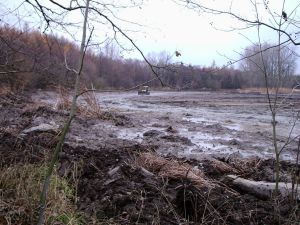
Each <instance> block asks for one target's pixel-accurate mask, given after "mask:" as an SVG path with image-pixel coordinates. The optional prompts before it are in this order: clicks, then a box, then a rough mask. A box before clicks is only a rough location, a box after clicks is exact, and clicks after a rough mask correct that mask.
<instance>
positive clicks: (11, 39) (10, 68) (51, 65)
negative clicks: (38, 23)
mask: <svg viewBox="0 0 300 225" xmlns="http://www.w3.org/2000/svg"><path fill="white" fill-rule="evenodd" d="M0 46H1V48H0V72H1V75H0V85H1V86H5V87H9V88H10V89H11V90H18V91H20V90H23V89H32V88H33V89H37V88H51V89H53V87H54V86H58V85H61V86H64V87H67V88H70V87H71V86H72V84H73V83H74V80H75V79H74V77H75V76H74V71H72V69H73V68H75V65H76V62H77V61H76V59H77V58H78V56H79V47H78V46H77V45H75V44H74V43H72V42H71V41H69V40H66V39H64V38H62V37H56V36H53V35H46V34H41V33H40V32H38V31H34V30H29V29H28V28H24V29H23V30H17V29H15V28H11V27H7V26H2V27H0ZM106 48H111V50H106V51H104V52H101V53H99V54H95V53H93V52H92V51H91V50H88V51H87V52H86V56H85V60H84V68H83V74H84V76H83V77H84V79H83V83H85V84H86V85H90V84H91V83H93V84H94V86H95V87H96V88H97V89H126V88H132V87H134V86H136V85H138V84H141V83H144V82H146V81H148V80H151V79H152V78H153V77H152V76H153V75H152V73H151V70H150V69H149V68H148V67H147V65H146V64H145V63H144V62H142V61H139V60H132V59H121V58H120V57H118V55H117V56H116V55H115V51H116V50H114V48H115V46H106ZM159 57H160V56H158V58H159ZM153 63H154V64H155V63H159V61H158V62H153ZM66 64H67V66H66ZM169 67H170V68H172V69H170V70H165V71H164V72H163V74H162V80H163V82H164V83H165V84H166V85H167V86H169V87H172V88H176V89H184V90H199V89H212V90H218V89H238V88H246V87H263V86H264V83H263V80H261V79H257V76H253V75H249V72H243V71H241V70H237V69H233V68H224V69H221V68H218V67H216V66H214V65H212V66H210V67H206V66H187V65H184V64H172V63H171V64H170V65H169ZM295 79H296V80H297V79H298V80H299V78H298V77H294V78H293V79H291V82H290V83H289V84H287V85H289V86H293V85H294V84H296V83H297V82H296V80H295ZM150 86H151V87H152V88H155V87H156V88H160V83H159V81H157V80H156V81H155V80H154V81H152V82H151V83H150Z"/></svg>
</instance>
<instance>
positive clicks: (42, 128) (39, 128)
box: [22, 121, 59, 134]
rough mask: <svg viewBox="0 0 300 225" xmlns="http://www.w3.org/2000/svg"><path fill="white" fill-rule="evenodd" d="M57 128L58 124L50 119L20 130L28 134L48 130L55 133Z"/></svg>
mask: <svg viewBox="0 0 300 225" xmlns="http://www.w3.org/2000/svg"><path fill="white" fill-rule="evenodd" d="M58 130H59V125H57V124H55V122H53V121H51V122H50V123H49V124H48V123H42V124H40V125H38V126H34V127H31V128H28V129H25V130H23V131H22V134H28V133H31V132H35V131H37V132H47V131H48V132H49V131H53V132H55V133H57V132H58Z"/></svg>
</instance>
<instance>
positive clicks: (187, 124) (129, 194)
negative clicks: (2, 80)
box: [0, 93, 300, 225]
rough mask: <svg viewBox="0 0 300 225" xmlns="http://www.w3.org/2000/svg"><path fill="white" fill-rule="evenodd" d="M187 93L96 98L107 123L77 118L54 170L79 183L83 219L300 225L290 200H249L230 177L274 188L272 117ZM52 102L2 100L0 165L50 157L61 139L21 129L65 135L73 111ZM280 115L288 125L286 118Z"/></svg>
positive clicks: (288, 164)
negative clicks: (197, 178) (161, 165)
mask: <svg viewBox="0 0 300 225" xmlns="http://www.w3.org/2000/svg"><path fill="white" fill-rule="evenodd" d="M187 95H188V99H184V100H182V99H181V94H180V93H176V94H174V93H172V94H170V93H167V94H165V93H157V94H152V95H150V96H136V95H135V93H130V94H123V93H120V94H118V95H117V94H104V95H100V94H99V102H100V105H102V106H103V114H104V115H106V116H103V117H101V118H100V119H99V118H90V117H85V116H81V115H79V116H77V117H76V118H75V119H74V121H73V124H72V126H71V129H70V133H69V135H68V136H67V140H66V143H65V145H64V146H63V151H62V152H61V154H60V156H59V163H58V165H57V172H58V174H59V175H60V176H65V177H68V179H69V181H70V182H71V183H72V184H74V185H76V187H77V196H78V199H77V201H76V205H77V209H78V211H80V212H83V213H84V214H85V215H87V218H96V219H97V220H98V221H104V222H106V223H108V222H109V223H110V224H114V223H116V224H166V225H167V224H201V223H202V224H297V223H298V222H297V221H299V218H300V217H299V213H300V212H299V210H298V211H295V208H294V207H295V205H294V204H293V203H291V202H290V201H289V199H284V200H282V202H281V204H280V206H276V205H275V204H274V202H273V200H270V199H269V200H268V199H259V198H257V197H255V196H253V195H250V194H248V193H243V192H242V191H240V190H239V189H238V188H236V187H234V186H231V184H230V183H228V182H227V180H226V179H225V175H227V174H233V173H234V174H236V175H238V176H241V177H243V178H247V179H253V180H265V181H271V182H272V181H274V160H273V159H271V156H272V154H265V153H264V151H267V152H268V151H269V150H268V148H269V142H270V133H269V132H268V130H267V129H266V127H265V125H266V124H268V122H267V121H268V119H267V117H266V119H264V118H265V114H264V113H266V112H267V109H260V108H257V105H263V106H264V107H265V105H264V103H263V98H262V97H261V96H256V95H255V96H250V97H249V96H244V95H241V94H237V95H238V97H236V98H237V99H236V98H235V97H234V96H235V94H223V95H222V96H223V97H222V99H221V100H218V101H217V100H216V98H219V97H220V95H218V94H215V93H204V94H203V93H202V95H201V96H199V93H188V94H187ZM203 95H205V96H206V97H209V99H206V97H205V96H203ZM216 95H218V96H216ZM47 96H48V97H47ZM54 96H55V93H39V94H36V95H33V97H32V100H31V99H30V98H28V97H25V98H24V97H17V96H16V98H18V99H19V98H22V100H20V101H17V100H16V99H14V97H11V96H7V97H5V98H4V97H2V98H1V99H0V101H1V104H0V105H1V114H0V121H1V130H0V138H1V141H0V159H1V163H0V165H1V167H7V166H10V165H14V164H24V163H43V162H44V160H45V159H46V158H47V157H48V156H49V153H50V152H51V150H52V149H53V147H54V146H55V144H56V143H57V137H58V134H59V133H57V132H56V131H55V130H53V131H51V130H49V131H34V132H29V133H25V134H24V132H23V131H24V130H26V129H29V128H32V127H34V126H38V125H39V124H53V123H54V124H55V125H57V126H58V127H62V125H63V123H64V121H65V120H66V119H67V116H68V113H67V112H65V111H62V110H55V109H53V107H52V105H51V103H53V102H54V101H53V100H51V98H52V99H53V98H55V97H54ZM49 99H50V100H49ZM225 100H226V101H227V102H231V103H230V104H225ZM242 100H243V101H245V102H246V103H247V104H246V103H241V101H242ZM293 101H297V99H294V100H293ZM255 104H257V105H255ZM251 108H252V109H254V108H255V109H257V110H258V112H252V111H250V109H251ZM224 110H227V111H230V112H231V114H230V117H229V116H228V114H226V113H225V114H226V115H223V113H224ZM235 110H238V113H233V112H234V111H235ZM241 111H243V112H244V113H243V112H241ZM259 112H262V114H261V116H258V117H256V116H255V115H254V114H255V113H257V114H258V115H260V114H259ZM284 113H286V114H283V115H284V116H283V117H285V118H290V117H288V111H287V112H284ZM251 115H253V118H251ZM217 116H220V117H219V119H218V117H217ZM217 119H218V120H217ZM249 120H255V121H256V122H254V121H251V122H249ZM258 120H261V122H258ZM256 123H257V124H258V125H259V128H257V129H256V126H255V124H256ZM282 125H283V126H286V127H287V126H288V124H287V123H285V122H282ZM253 126H254V127H253ZM297 129H298V128H296V131H298V130H297ZM257 130H261V131H260V132H261V133H258V131H257ZM284 137H285V136H284V134H283V133H281V134H280V138H284ZM294 147H295V146H294V145H292V146H291V147H290V149H289V150H287V155H288V159H291V158H292V157H294V155H293V154H295V149H294ZM145 153H149V154H153V155H154V156H155V155H157V157H163V158H164V160H167V162H168V163H166V165H175V166H173V167H174V169H173V170H176V167H177V168H178V167H179V166H176V165H189V166H188V168H195V169H197V170H200V171H202V174H203V177H202V178H203V179H204V180H207V183H208V184H209V185H207V186H202V187H199V186H197V185H196V184H195V183H194V181H193V180H192V179H190V178H189V176H188V174H189V171H190V170H191V169H187V170H186V172H185V173H184V174H185V175H178V173H176V171H174V174H177V175H176V176H175V175H174V174H170V173H172V171H171V172H168V173H161V171H159V170H155V169H151V168H152V167H147V166H146V162H145V160H144V161H142V163H141V162H140V160H139V159H140V157H141V156H142V155H143V154H145ZM143 163H144V164H143ZM143 165H144V166H143ZM169 167H172V166H169ZM293 169H295V165H294V163H293V161H292V160H288V161H285V162H282V163H281V171H282V172H281V180H282V181H286V182H290V181H291V179H292V178H291V174H292V171H293ZM160 170H161V169H160ZM201 176H202V175H201ZM210 184H211V185H210ZM0 216H1V210H0ZM90 222H91V221H89V219H86V221H85V223H86V224H89V223H90Z"/></svg>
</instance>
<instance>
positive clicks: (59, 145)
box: [37, 0, 90, 225]
mask: <svg viewBox="0 0 300 225" xmlns="http://www.w3.org/2000/svg"><path fill="white" fill-rule="evenodd" d="M89 2H90V0H87V2H86V9H85V14H84V22H83V31H82V40H81V46H80V57H79V61H78V70H77V73H76V81H75V85H74V93H73V100H72V106H71V109H70V115H69V118H68V120H67V121H66V123H65V125H64V128H63V130H62V133H61V136H60V138H59V142H58V143H57V145H56V147H55V149H54V151H53V154H52V158H51V160H50V163H49V165H48V169H47V173H46V177H45V180H44V183H43V189H42V193H41V196H40V208H39V218H38V223H37V225H43V224H44V220H45V210H46V200H47V192H48V189H49V186H50V181H51V175H52V173H53V170H54V166H55V164H56V162H57V160H58V155H59V153H60V152H61V150H62V146H63V144H64V142H65V137H66V135H67V133H68V131H69V128H70V125H71V123H72V120H73V118H74V116H75V114H76V108H77V98H78V91H79V84H80V76H81V71H82V67H83V59H84V54H85V45H86V27H87V19H88V11H89Z"/></svg>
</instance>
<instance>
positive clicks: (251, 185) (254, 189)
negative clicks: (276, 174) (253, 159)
mask: <svg viewBox="0 0 300 225" xmlns="http://www.w3.org/2000/svg"><path fill="white" fill-rule="evenodd" d="M227 177H228V178H229V181H230V182H232V183H233V185H235V186H236V187H238V188H240V189H241V190H242V191H244V192H247V193H250V194H253V195H255V196H256V197H258V198H262V199H268V198H271V197H272V195H273V193H274V191H275V186H276V183H272V182H265V181H253V180H247V179H244V178H240V177H238V176H236V175H228V176H227ZM278 191H279V193H280V194H281V196H283V197H287V196H289V195H291V194H292V193H293V191H294V194H295V196H296V198H297V199H298V201H300V187H298V188H297V189H294V190H293V187H292V183H284V182H279V183H278Z"/></svg>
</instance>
